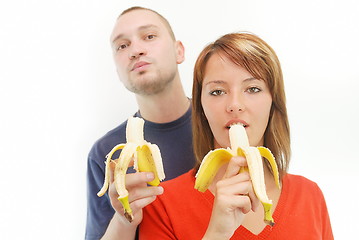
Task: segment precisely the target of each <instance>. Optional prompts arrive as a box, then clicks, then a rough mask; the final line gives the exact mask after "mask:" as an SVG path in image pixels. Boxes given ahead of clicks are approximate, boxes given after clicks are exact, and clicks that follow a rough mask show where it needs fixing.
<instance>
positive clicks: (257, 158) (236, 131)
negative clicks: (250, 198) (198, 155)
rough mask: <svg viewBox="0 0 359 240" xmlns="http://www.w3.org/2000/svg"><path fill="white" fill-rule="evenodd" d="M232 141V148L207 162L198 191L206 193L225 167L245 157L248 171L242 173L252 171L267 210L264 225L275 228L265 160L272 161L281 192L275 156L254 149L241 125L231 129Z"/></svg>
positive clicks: (256, 190)
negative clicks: (267, 185)
mask: <svg viewBox="0 0 359 240" xmlns="http://www.w3.org/2000/svg"><path fill="white" fill-rule="evenodd" d="M229 138H230V143H231V148H227V149H224V148H218V149H215V150H212V151H210V152H209V153H207V155H206V156H205V157H204V158H203V160H202V163H201V166H200V167H199V169H198V172H197V174H196V183H195V189H197V190H198V191H200V192H205V191H206V190H207V188H208V186H209V185H210V184H211V183H212V180H213V178H214V176H215V175H216V174H217V171H218V170H219V169H220V167H221V166H222V165H224V164H226V163H228V162H229V160H230V159H231V158H232V157H233V156H244V157H246V159H247V164H248V168H247V167H246V168H241V170H240V172H241V171H249V174H250V177H251V180H252V185H253V189H254V193H255V194H256V196H257V197H258V199H259V200H260V201H261V203H262V205H263V208H264V222H265V223H266V224H269V225H271V226H273V225H274V220H273V217H272V212H271V208H272V201H271V200H270V199H269V198H268V196H267V193H266V186H265V181H264V170H263V160H262V156H263V157H264V158H265V159H267V160H268V161H269V163H270V166H271V168H272V171H273V175H274V180H275V183H276V185H277V187H278V188H280V185H279V173H278V167H277V164H276V162H275V159H274V156H273V154H272V153H271V151H270V150H269V149H268V148H265V147H251V146H250V145H249V141H248V137H247V133H246V130H245V129H244V127H243V126H242V125H241V124H235V125H232V126H231V128H230V129H229Z"/></svg>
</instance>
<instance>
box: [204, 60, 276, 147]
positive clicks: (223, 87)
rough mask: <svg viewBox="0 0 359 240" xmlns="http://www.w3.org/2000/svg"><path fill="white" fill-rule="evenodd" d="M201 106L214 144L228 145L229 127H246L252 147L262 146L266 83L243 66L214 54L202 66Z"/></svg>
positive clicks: (268, 103) (268, 104)
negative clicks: (203, 69) (204, 65)
mask: <svg viewBox="0 0 359 240" xmlns="http://www.w3.org/2000/svg"><path fill="white" fill-rule="evenodd" d="M201 102H202V107H203V110H204V113H205V116H206V118H207V120H208V123H209V125H210V128H211V131H212V133H213V136H214V146H215V148H219V147H224V148H226V147H230V142H229V127H230V126H231V125H232V124H235V123H240V124H243V125H244V126H245V129H246V131H247V135H248V138H249V143H250V145H251V146H262V145H263V142H264V137H263V135H264V132H265V130H266V128H267V124H268V120H269V114H270V109H271V105H272V97H271V94H270V92H269V89H268V86H267V84H266V83H265V82H264V81H263V80H259V79H255V78H254V77H253V76H252V75H251V74H250V73H249V72H248V71H246V70H245V69H244V68H243V67H241V66H238V65H235V64H234V63H233V62H231V61H230V60H229V59H227V58H225V57H221V56H220V55H218V54H214V55H212V56H211V57H210V59H209V60H208V62H207V65H206V68H205V74H204V79H203V85H202V95H201Z"/></svg>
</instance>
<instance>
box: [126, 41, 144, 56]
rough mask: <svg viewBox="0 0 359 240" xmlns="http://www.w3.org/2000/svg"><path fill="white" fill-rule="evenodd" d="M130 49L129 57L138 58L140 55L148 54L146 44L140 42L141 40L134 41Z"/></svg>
mask: <svg viewBox="0 0 359 240" xmlns="http://www.w3.org/2000/svg"><path fill="white" fill-rule="evenodd" d="M130 49H131V50H130V51H129V58H130V59H131V60H132V59H136V58H138V57H140V56H143V55H145V54H146V49H145V48H144V46H143V45H142V44H141V43H140V42H137V41H136V42H132V44H131V46H130Z"/></svg>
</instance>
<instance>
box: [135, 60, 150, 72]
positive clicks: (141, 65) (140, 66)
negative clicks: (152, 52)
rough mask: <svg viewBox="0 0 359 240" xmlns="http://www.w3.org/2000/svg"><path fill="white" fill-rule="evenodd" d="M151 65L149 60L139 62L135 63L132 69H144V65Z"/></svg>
mask: <svg viewBox="0 0 359 240" xmlns="http://www.w3.org/2000/svg"><path fill="white" fill-rule="evenodd" d="M147 65H149V63H148V62H143V61H142V62H137V63H135V64H134V65H133V67H132V69H131V71H136V70H139V69H142V68H143V67H145V66H147Z"/></svg>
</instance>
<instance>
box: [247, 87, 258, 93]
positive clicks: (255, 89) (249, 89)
mask: <svg viewBox="0 0 359 240" xmlns="http://www.w3.org/2000/svg"><path fill="white" fill-rule="evenodd" d="M247 91H248V92H249V93H257V92H260V91H261V90H260V89H259V88H257V87H250V88H248V89H247Z"/></svg>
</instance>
